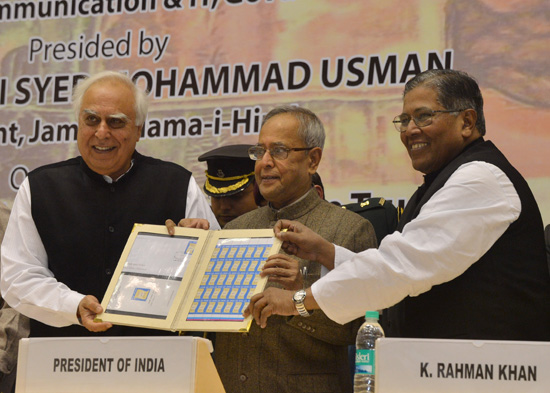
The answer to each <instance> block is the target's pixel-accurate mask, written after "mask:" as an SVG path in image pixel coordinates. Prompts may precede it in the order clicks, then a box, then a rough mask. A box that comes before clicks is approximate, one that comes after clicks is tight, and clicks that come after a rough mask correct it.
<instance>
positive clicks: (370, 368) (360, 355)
mask: <svg viewBox="0 0 550 393" xmlns="http://www.w3.org/2000/svg"><path fill="white" fill-rule="evenodd" d="M355 374H371V375H372V374H374V350H373V349H357V350H356V351H355Z"/></svg>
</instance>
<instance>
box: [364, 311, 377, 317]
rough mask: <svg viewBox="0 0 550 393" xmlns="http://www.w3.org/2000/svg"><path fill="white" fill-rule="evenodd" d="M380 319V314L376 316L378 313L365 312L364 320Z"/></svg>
mask: <svg viewBox="0 0 550 393" xmlns="http://www.w3.org/2000/svg"><path fill="white" fill-rule="evenodd" d="M379 317H380V314H378V311H367V312H366V314H365V318H367V319H368V318H371V319H378V318H379Z"/></svg>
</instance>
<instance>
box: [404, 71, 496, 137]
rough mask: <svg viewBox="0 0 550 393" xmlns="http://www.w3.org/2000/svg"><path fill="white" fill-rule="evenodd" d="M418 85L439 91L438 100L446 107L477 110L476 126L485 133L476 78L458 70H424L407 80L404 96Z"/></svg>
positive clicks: (480, 97) (481, 100) (480, 96)
mask: <svg viewBox="0 0 550 393" xmlns="http://www.w3.org/2000/svg"><path fill="white" fill-rule="evenodd" d="M418 86H425V87H429V88H432V89H434V90H435V92H436V93H437V101H438V102H439V104H440V105H442V106H443V107H444V108H445V109H473V110H475V111H476V113H477V121H476V128H477V129H478V131H479V133H480V134H481V135H485V115H484V114H483V96H482V95H481V91H480V90H479V86H478V84H477V82H476V81H475V79H474V78H472V77H471V76H469V75H468V74H467V73H465V72H463V71H457V70H428V71H424V72H422V73H420V74H418V75H416V76H415V77H414V78H412V79H411V80H410V81H408V82H407V84H406V85H405V90H404V91H403V96H405V95H406V94H407V93H408V92H409V91H411V90H412V89H414V88H416V87H418Z"/></svg>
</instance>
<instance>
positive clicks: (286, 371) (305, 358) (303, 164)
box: [214, 106, 376, 393]
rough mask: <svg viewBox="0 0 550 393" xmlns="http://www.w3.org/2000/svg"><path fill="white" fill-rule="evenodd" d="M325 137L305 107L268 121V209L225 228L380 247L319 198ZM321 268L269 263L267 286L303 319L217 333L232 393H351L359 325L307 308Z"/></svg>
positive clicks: (262, 173)
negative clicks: (288, 225) (279, 291)
mask: <svg viewBox="0 0 550 393" xmlns="http://www.w3.org/2000/svg"><path fill="white" fill-rule="evenodd" d="M324 139H325V132H324V128H323V125H322V123H321V122H320V120H319V119H318V117H317V116H316V115H315V114H314V113H312V112H311V111H309V110H307V109H303V108H298V107H290V106H289V107H278V108H275V109H273V110H272V111H270V112H269V113H268V114H267V115H266V117H265V118H264V121H263V124H262V128H261V130H260V135H259V140H258V144H257V145H255V146H253V147H252V148H250V150H249V152H250V156H251V158H252V159H253V160H255V161H256V165H255V176H256V182H257V184H258V186H259V189H260V192H261V194H262V195H263V196H264V198H265V199H266V200H267V201H268V202H269V204H268V205H267V206H264V207H261V208H259V209H256V210H253V211H251V212H249V213H246V214H244V215H242V216H240V217H238V218H236V219H235V220H233V221H231V222H229V223H228V224H227V225H226V226H225V228H224V229H245V228H246V229H254V228H270V227H273V225H274V224H275V223H276V222H277V220H279V219H291V220H296V221H299V222H301V223H302V224H304V225H306V226H307V227H309V228H311V229H313V230H314V231H316V232H318V233H320V234H321V235H322V236H323V237H324V238H325V239H326V240H328V241H330V242H334V243H336V244H339V245H341V246H342V247H345V248H347V249H350V250H353V251H355V252H358V251H360V250H364V249H366V248H369V247H375V246H376V237H375V233H374V230H373V228H372V225H371V224H370V223H369V222H368V221H367V220H365V219H364V218H362V217H360V216H359V215H357V214H355V213H353V212H349V211H346V210H344V209H342V208H340V207H338V206H335V205H333V204H331V203H329V202H327V201H325V200H323V199H321V198H320V197H319V194H318V193H317V191H316V190H315V188H313V187H312V175H313V174H314V173H316V171H317V168H318V166H319V163H320V161H321V157H322V153H323V145H324ZM321 274H322V272H321V267H320V265H319V264H316V263H312V262H310V261H307V260H301V259H297V258H295V257H290V256H288V255H286V254H279V255H277V256H275V257H271V258H270V259H269V260H268V262H266V264H265V267H264V270H263V272H262V275H263V276H268V277H269V281H268V286H274V287H278V288H284V289H285V290H287V291H289V292H291V293H293V296H294V299H295V304H296V307H297V309H298V310H300V315H297V316H293V317H290V318H287V317H274V318H272V319H271V320H270V326H269V327H268V328H267V329H260V328H259V327H258V326H257V325H256V324H253V325H252V326H251V329H250V331H249V332H248V333H246V334H235V333H218V334H217V335H216V345H215V352H214V353H215V361H216V366H217V368H218V372H219V374H220V376H221V379H222V382H223V384H224V387H225V389H226V391H227V392H228V393H236V392H242V393H245V392H250V393H252V392H254V393H257V392H262V393H270V392H273V393H275V392H276V393H284V392H289V393H290V392H292V393H298V392H334V393H336V392H338V393H342V392H351V391H352V386H351V379H350V377H349V370H350V368H349V367H350V365H349V362H348V357H347V346H348V345H349V344H353V343H354V341H355V334H356V331H357V327H358V321H353V322H351V323H348V324H346V325H340V324H337V323H334V322H332V321H331V320H329V319H328V318H327V317H326V315H325V314H324V313H323V312H322V311H320V310H316V311H314V312H310V311H309V310H307V309H305V308H304V307H303V301H304V299H303V294H304V292H303V288H307V287H309V286H310V285H311V284H312V283H313V282H315V281H316V280H317V279H319V277H320V276H321Z"/></svg>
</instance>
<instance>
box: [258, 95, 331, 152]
mask: <svg viewBox="0 0 550 393" xmlns="http://www.w3.org/2000/svg"><path fill="white" fill-rule="evenodd" d="M283 113H289V114H291V115H292V116H294V117H295V118H296V119H297V120H298V122H299V123H300V127H298V135H299V136H300V137H301V138H302V140H303V141H304V143H305V147H320V148H321V149H323V147H324V146H325V128H324V127H323V123H321V120H319V118H318V117H317V115H316V114H315V113H313V112H312V111H310V110H309V109H306V108H302V107H299V106H293V105H281V106H278V107H275V108H273V109H272V110H270V111H269V112H268V113H267V115H265V116H264V119H263V120H262V127H263V126H264V124H265V123H266V122H267V121H268V120H269V119H271V118H272V117H274V116H277V115H280V114H283Z"/></svg>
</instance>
